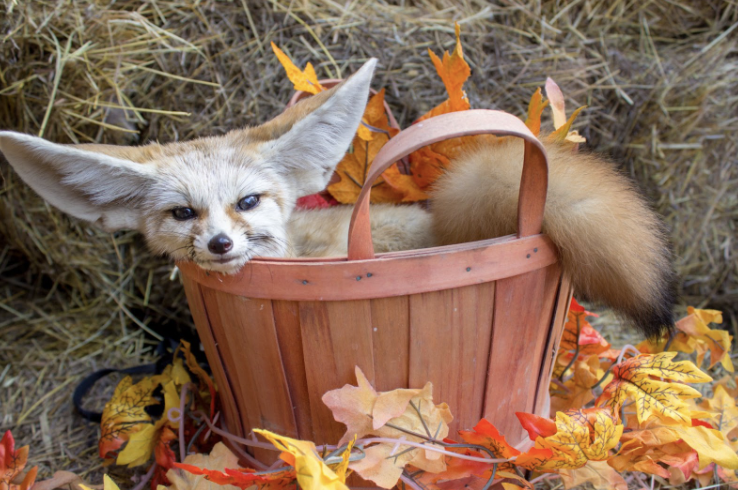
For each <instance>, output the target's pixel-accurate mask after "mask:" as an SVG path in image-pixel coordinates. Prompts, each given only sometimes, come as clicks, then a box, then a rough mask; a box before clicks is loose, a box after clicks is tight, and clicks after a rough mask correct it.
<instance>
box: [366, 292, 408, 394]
mask: <svg viewBox="0 0 738 490" xmlns="http://www.w3.org/2000/svg"><path fill="white" fill-rule="evenodd" d="M371 317H372V322H371V326H372V339H373V340H372V345H373V347H374V382H375V385H374V388H375V389H376V390H377V391H390V390H394V389H397V388H407V387H408V369H409V362H410V361H409V358H410V345H409V343H410V325H409V311H408V297H407V296H397V297H394V298H380V299H373V300H371Z"/></svg>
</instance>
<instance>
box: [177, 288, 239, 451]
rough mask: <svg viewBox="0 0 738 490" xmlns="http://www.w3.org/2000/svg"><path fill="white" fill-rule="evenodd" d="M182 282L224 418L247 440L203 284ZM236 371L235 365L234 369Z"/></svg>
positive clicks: (227, 423)
mask: <svg viewBox="0 0 738 490" xmlns="http://www.w3.org/2000/svg"><path fill="white" fill-rule="evenodd" d="M182 282H183V284H184V290H185V295H186V296H187V303H188V304H189V306H190V313H191V314H192V319H193V320H194V322H195V327H196V328H197V334H198V335H199V336H200V341H201V342H202V345H203V348H204V349H205V355H206V356H207V358H208V364H209V365H210V370H211V371H212V373H213V378H214V380H215V385H216V386H217V387H218V397H219V398H220V403H221V406H222V407H223V418H224V419H225V422H226V427H227V428H228V431H229V432H230V433H232V434H234V435H237V436H241V437H243V436H244V435H246V432H244V430H243V426H242V424H241V416H240V410H239V406H238V403H237V402H236V398H235V396H234V393H233V387H232V381H231V380H230V379H229V372H228V369H227V366H226V365H224V360H223V357H222V356H221V354H220V351H219V350H218V341H217V340H216V338H215V335H214V333H213V329H212V326H211V324H210V319H209V318H208V307H207V305H206V304H205V301H204V299H203V295H202V291H201V290H200V285H199V284H198V283H196V282H195V281H192V280H190V279H189V278H187V277H183V278H182ZM232 368H233V366H231V369H232ZM247 432H248V431H247Z"/></svg>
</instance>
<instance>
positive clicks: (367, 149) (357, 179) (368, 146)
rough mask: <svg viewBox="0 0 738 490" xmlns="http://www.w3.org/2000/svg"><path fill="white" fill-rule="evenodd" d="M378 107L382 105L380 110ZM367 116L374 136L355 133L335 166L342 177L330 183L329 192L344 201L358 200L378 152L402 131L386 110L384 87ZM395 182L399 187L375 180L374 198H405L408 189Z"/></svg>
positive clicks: (375, 200) (376, 200)
mask: <svg viewBox="0 0 738 490" xmlns="http://www.w3.org/2000/svg"><path fill="white" fill-rule="evenodd" d="M377 108H381V111H380V110H379V109H377ZM367 114H368V115H367ZM364 119H366V120H367V124H368V125H369V126H371V128H373V130H374V131H375V132H374V135H373V137H372V138H371V139H370V140H366V139H363V138H362V137H361V136H359V135H357V136H355V137H354V140H353V143H352V146H351V150H350V151H349V152H348V153H347V154H346V156H344V157H343V160H341V161H340V162H339V164H338V166H337V167H336V173H337V174H338V175H339V177H340V180H339V181H338V182H334V183H333V184H330V185H329V186H328V192H330V194H331V195H332V196H333V197H334V198H335V199H336V200H337V201H338V202H341V203H344V204H352V203H355V202H356V200H357V199H358V197H359V193H360V192H361V188H362V187H363V186H364V182H365V181H366V177H367V175H369V169H370V168H371V165H372V162H374V158H375V157H376V156H377V153H379V151H380V150H381V149H382V147H383V146H384V145H385V144H386V143H387V141H389V139H390V138H391V137H393V136H395V135H396V134H397V133H398V132H399V130H398V129H396V128H391V127H390V126H389V123H388V121H387V114H386V112H384V89H382V90H380V91H379V92H378V93H377V94H375V95H373V96H372V97H371V99H369V103H368V104H367V112H365V116H364ZM396 185H397V186H398V188H394V187H392V186H390V185H389V184H387V183H386V182H385V181H384V178H380V179H379V180H378V181H377V182H375V183H373V184H372V192H371V202H373V203H387V202H400V201H402V199H403V196H404V195H405V193H404V192H403V190H402V188H400V187H399V183H397V184H396Z"/></svg>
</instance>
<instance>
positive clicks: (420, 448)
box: [0, 301, 738, 490]
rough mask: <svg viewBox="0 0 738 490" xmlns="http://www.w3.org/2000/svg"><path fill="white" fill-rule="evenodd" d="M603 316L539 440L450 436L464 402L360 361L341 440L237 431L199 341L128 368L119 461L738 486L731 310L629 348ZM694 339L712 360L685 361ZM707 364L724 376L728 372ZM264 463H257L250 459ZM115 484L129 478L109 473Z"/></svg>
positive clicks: (483, 432)
mask: <svg viewBox="0 0 738 490" xmlns="http://www.w3.org/2000/svg"><path fill="white" fill-rule="evenodd" d="M589 315H592V314H591V313H589V312H587V311H585V310H584V308H582V307H581V306H580V305H579V304H577V303H576V301H572V305H571V308H570V311H569V314H568V321H567V323H566V326H565V331H564V334H563V337H562V341H561V348H560V349H559V353H558V356H557V359H556V363H555V368H554V378H553V380H552V383H551V388H550V394H551V406H552V412H555V415H554V416H553V418H544V417H540V416H537V415H534V414H528V413H517V414H516V415H517V417H518V419H519V420H520V423H521V425H522V427H523V428H524V429H525V430H527V432H528V434H529V437H530V440H531V443H532V447H531V448H530V449H529V450H527V451H525V452H521V451H520V450H518V449H516V448H514V447H512V446H511V445H510V444H508V443H507V441H506V440H505V437H504V435H503V434H500V433H499V432H498V430H497V429H496V428H495V427H494V425H493V424H492V423H490V422H489V421H487V420H484V419H482V420H481V421H479V423H478V424H477V425H476V426H475V427H474V428H473V429H470V430H462V431H459V432H458V434H450V433H449V428H448V424H449V422H450V421H451V420H452V419H453V416H452V414H451V412H450V410H449V407H448V406H447V405H446V404H445V403H442V404H435V403H434V400H433V396H432V386H431V384H430V383H428V384H426V386H425V387H423V388H421V389H398V390H393V391H389V392H377V391H376V390H374V388H373V387H372V386H371V384H370V382H369V381H368V380H367V378H366V377H365V376H364V374H363V373H362V372H361V370H360V369H358V368H357V369H356V378H357V386H351V385H346V386H344V387H343V388H340V389H337V390H333V391H330V392H328V393H326V394H325V395H324V396H323V402H324V403H325V404H326V405H327V406H328V407H329V408H330V409H331V411H332V412H333V415H334V417H335V419H336V420H337V421H339V422H341V423H343V424H345V425H346V433H345V435H344V436H343V438H342V439H341V440H340V441H338V442H337V444H336V445H333V446H316V445H315V444H314V443H312V442H310V441H301V440H296V439H291V438H288V437H284V436H281V435H278V434H274V433H272V432H269V431H266V430H259V429H254V433H255V434H258V435H260V436H262V437H263V438H264V439H266V441H268V442H263V441H259V440H257V439H256V438H254V439H242V438H237V437H231V436H229V435H228V434H227V433H226V432H224V431H222V430H220V429H217V428H216V427H215V424H213V421H215V420H217V414H214V413H213V410H217V404H215V403H214V400H215V397H214V391H213V390H214V387H213V385H212V382H211V381H210V378H209V377H208V376H207V374H206V373H205V372H204V371H202V369H201V368H200V367H199V366H197V364H196V363H194V360H193V359H192V357H191V354H189V346H188V345H187V344H186V343H184V342H183V344H182V347H181V352H182V354H183V355H182V356H175V358H174V362H173V363H172V364H171V365H170V366H168V367H167V368H166V369H165V370H164V372H163V373H162V374H161V375H157V376H153V377H146V378H144V379H142V380H140V381H139V382H138V383H135V384H134V383H132V382H131V380H130V378H124V379H123V380H122V381H121V382H120V384H119V385H118V387H117V389H116V390H115V394H114V396H113V398H112V399H111V400H110V402H108V404H107V406H106V407H105V412H104V418H103V422H102V427H101V434H102V435H101V439H100V449H101V454H102V455H103V456H104V457H108V458H111V457H115V462H116V463H117V464H127V465H129V466H145V467H148V473H147V474H148V475H149V476H150V477H151V481H150V484H151V488H152V489H157V487H158V488H159V490H164V489H163V487H161V485H163V486H169V488H172V489H174V490H195V489H203V488H216V487H217V486H218V485H232V486H233V487H237V488H242V489H250V490H259V489H287V488H303V489H309V490H318V489H328V490H347V489H348V486H347V483H346V479H347V477H348V476H349V475H350V474H351V473H352V472H354V473H356V474H358V475H359V476H361V477H362V478H363V479H365V480H370V481H372V482H374V483H375V484H376V485H378V486H379V487H382V488H394V487H395V486H398V485H399V486H398V488H412V489H438V490H441V489H455V488H470V489H488V488H490V487H491V485H493V484H495V483H502V484H503V486H504V487H505V488H506V489H507V490H514V489H515V488H527V489H531V488H533V486H534V485H535V483H536V482H537V481H540V480H542V479H551V478H560V479H561V480H563V483H564V485H565V487H566V488H571V487H574V486H576V485H580V484H582V483H585V482H589V483H592V484H593V485H594V486H595V488H602V489H613V490H626V489H627V487H628V486H627V484H626V481H625V479H624V477H623V475H622V474H621V473H623V472H627V475H630V478H632V479H634V480H635V481H637V482H639V486H641V487H648V486H649V485H653V483H654V481H658V482H659V483H661V484H662V485H664V486H675V485H680V484H683V483H685V482H689V481H696V482H698V483H699V485H700V486H702V487H704V486H706V485H710V484H711V483H722V484H725V485H726V486H727V485H730V486H738V477H737V476H736V472H735V470H736V469H738V455H736V451H737V450H738V407H736V397H737V396H738V389H737V388H736V386H735V381H736V380H735V379H734V378H733V375H732V372H733V365H732V362H731V360H730V356H729V354H730V350H731V341H732V338H731V336H730V335H729V334H728V333H727V332H726V331H724V330H720V329H712V328H710V326H709V325H710V324H711V323H721V322H722V318H721V314H720V312H717V311H713V310H695V309H692V308H690V310H689V314H688V316H686V317H685V318H683V319H681V320H680V321H679V322H677V330H676V333H675V334H674V335H673V336H672V337H670V338H664V339H659V340H658V341H652V342H648V341H646V342H643V343H641V344H639V345H638V346H635V347H633V346H626V347H625V348H623V349H620V350H615V349H612V348H611V346H610V344H609V343H608V342H607V341H606V340H605V339H604V338H602V336H601V335H600V334H599V333H598V332H597V331H596V330H595V329H594V328H593V327H592V326H591V325H590V324H589V322H588V321H587V316H589ZM680 352H681V353H684V354H682V355H690V358H691V359H694V360H695V362H696V363H697V364H696V365H695V364H694V362H692V361H691V360H676V359H675V357H676V356H677V355H678V354H679V353H680ZM698 366H702V367H704V368H705V369H706V370H707V371H709V372H711V373H713V374H716V375H717V374H721V375H722V377H721V379H719V380H718V381H716V382H713V378H712V377H711V376H709V375H708V374H706V372H704V371H702V370H701V369H700V368H699V367H698ZM193 377H195V378H197V380H198V381H197V383H194V382H192V378H193ZM708 382H712V383H711V384H710V385H707V384H706V383H708ZM692 384H697V387H699V388H700V389H701V391H700V390H698V389H697V388H696V387H693V386H691V385H692ZM707 393H709V395H707ZM157 400H158V401H157ZM157 407H158V408H159V410H152V408H157ZM182 407H184V408H182ZM147 409H148V411H147ZM157 413H158V414H160V415H152V414H157ZM210 431H214V432H216V433H218V434H220V435H222V436H223V437H224V438H230V439H231V444H230V446H231V447H236V448H237V447H238V446H239V445H241V444H243V445H246V446H256V447H259V448H261V449H265V448H271V449H273V450H276V451H278V452H279V453H280V460H279V461H278V462H277V463H276V464H274V465H272V466H271V467H266V466H265V465H263V464H261V463H259V462H258V461H255V460H253V458H250V457H248V455H246V454H245V453H244V452H243V451H242V450H240V449H239V450H238V451H239V456H237V455H235V454H234V453H233V452H231V450H229V449H228V448H227V447H226V446H225V445H224V444H223V443H222V442H218V443H217V444H214V443H215V441H216V440H217V439H214V438H213V437H212V435H211V434H210ZM208 438H210V440H208ZM176 453H179V454H178V455H177V454H176ZM27 456H28V448H27V447H24V448H21V449H20V450H17V451H16V450H15V449H14V442H13V439H12V436H11V435H10V434H9V433H8V434H6V435H5V437H4V438H3V439H2V441H0V489H2V490H29V489H31V488H32V484H33V481H34V479H35V476H36V469H35V468H34V469H32V470H31V471H28V472H27V473H26V474H25V475H24V474H22V470H23V468H24V466H25V462H26V459H27ZM152 459H153V462H152ZM248 461H251V462H252V463H255V464H253V466H256V468H246V467H244V466H245V463H247V462H248ZM647 479H650V481H651V483H650V484H649V483H648V481H647ZM40 484H41V485H42V486H43V484H44V482H40ZM208 484H210V485H214V486H209V487H208V486H207V485H208ZM203 485H205V486H203ZM296 485H297V486H296ZM104 486H105V490H117V487H116V486H115V484H114V483H113V482H112V480H110V479H109V478H106V481H105V485H104ZM44 488H47V487H44ZM48 488H52V487H48ZM139 488H140V487H139Z"/></svg>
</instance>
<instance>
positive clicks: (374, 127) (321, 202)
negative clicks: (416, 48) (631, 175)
mask: <svg viewBox="0 0 738 490" xmlns="http://www.w3.org/2000/svg"><path fill="white" fill-rule="evenodd" d="M459 34H460V32H459V26H458V24H457V25H456V47H455V48H454V50H453V52H451V53H450V54H449V53H448V51H446V52H444V54H443V57H442V58H439V57H438V56H436V54H435V53H433V51H431V50H430V49H429V50H428V54H429V55H430V58H431V61H432V62H433V65H434V66H435V68H436V72H437V73H438V76H439V77H440V78H441V80H442V81H443V84H444V86H445V87H446V92H447V94H448V98H447V99H446V100H445V101H444V102H442V103H441V104H439V105H438V106H436V107H434V108H433V109H431V110H430V111H428V112H427V113H425V114H423V115H422V116H420V117H419V118H418V119H417V120H416V121H415V123H418V122H421V121H423V120H425V119H428V118H431V117H435V116H439V115H441V114H447V113H450V112H458V111H465V110H468V109H470V104H469V100H468V98H467V97H466V93H465V92H464V89H463V86H464V83H465V82H466V81H467V79H468V78H469V76H470V75H471V69H470V68H469V65H468V64H467V62H466V61H465V60H464V53H463V50H462V46H461V40H460V38H459ZM272 49H273V50H274V53H275V54H276V55H277V58H278V59H279V61H280V62H281V63H282V66H283V67H284V69H285V71H286V73H287V76H288V78H289V79H290V81H291V82H292V83H293V85H294V87H295V90H298V91H302V92H306V93H308V94H317V93H319V92H322V91H323V90H326V88H325V87H323V86H322V85H321V84H320V81H319V80H318V77H317V75H316V73H315V68H313V66H312V64H310V63H308V64H307V66H306V67H305V69H304V70H300V69H299V68H298V67H297V66H295V64H294V63H293V62H292V61H291V60H290V58H289V57H288V56H287V55H286V54H285V53H283V52H282V50H280V49H279V48H278V47H277V46H276V45H275V44H274V43H272ZM384 94H385V91H384V89H382V90H380V91H379V92H377V93H376V94H375V95H373V96H372V97H371V98H370V99H369V103H368V104H367V106H366V110H365V112H364V116H363V118H362V122H361V125H360V127H359V130H358V131H357V133H356V136H355V137H354V140H353V142H352V144H351V147H350V149H349V151H348V152H347V154H346V156H345V157H344V158H343V160H341V162H340V163H339V164H338V167H337V168H336V173H335V175H334V178H333V180H332V181H331V183H330V184H329V185H328V188H327V189H326V191H324V192H322V193H319V194H316V195H313V196H308V197H305V198H302V199H301V200H300V201H298V206H300V207H303V208H315V207H328V206H332V205H336V204H339V203H341V204H352V203H355V202H356V200H357V199H358V196H359V192H360V191H361V188H362V187H363V186H364V183H365V182H364V181H365V179H366V176H367V175H368V173H369V172H368V170H369V168H370V167H371V164H372V162H373V161H374V158H375V157H376V156H377V154H378V153H379V150H381V149H382V147H383V146H384V145H385V144H386V143H387V141H389V140H390V139H391V138H393V137H394V136H395V135H397V133H399V132H400V129H399V128H398V127H393V126H392V125H390V123H389V121H390V118H389V115H388V110H389V109H388V107H387V105H386V104H385V100H384ZM546 95H547V96H548V100H546V101H543V97H542V95H541V91H540V89H538V90H537V91H536V92H535V93H534V94H533V96H532V97H531V100H530V104H529V106H528V115H527V119H526V121H525V124H526V125H527V126H528V128H529V129H530V130H531V132H532V133H533V134H534V135H536V136H538V135H539V134H540V131H541V115H542V113H543V110H544V109H545V108H546V107H547V106H549V104H550V107H551V110H552V115H553V124H554V131H553V132H552V133H551V134H549V135H548V136H547V138H548V139H549V140H550V141H552V142H557V143H560V144H570V145H571V144H577V143H582V142H584V141H585V140H584V138H582V137H581V136H579V135H578V134H577V132H576V131H571V126H572V123H573V122H574V119H575V118H576V117H577V115H578V114H579V112H580V111H581V110H582V109H584V107H580V108H579V109H577V110H576V111H574V113H573V114H572V115H571V116H570V117H569V118H568V119H567V117H566V112H565V106H564V95H563V94H562V92H561V90H560V89H559V87H558V86H557V85H556V83H554V82H553V80H551V79H549V80H548V81H547V82H546ZM470 139H471V137H465V138H453V139H449V140H445V141H441V142H438V143H434V144H432V145H429V146H427V147H425V148H421V149H419V150H417V151H415V152H413V153H411V154H410V155H409V156H408V158H407V159H406V161H403V162H399V164H398V163H396V164H394V165H392V166H390V167H389V168H388V169H387V170H385V171H384V172H383V173H382V176H381V178H380V179H379V180H378V181H377V182H374V183H372V191H371V202H373V203H400V202H416V201H423V200H426V199H428V194H427V191H428V189H429V188H430V186H431V185H432V184H433V183H434V182H435V181H436V179H437V178H438V177H439V176H440V175H441V174H442V173H443V171H444V169H445V168H447V167H448V166H449V165H450V164H452V163H451V162H452V161H453V159H454V158H455V157H456V156H458V154H459V152H460V151H462V150H463V149H464V147H465V145H466V144H468V142H469V141H470Z"/></svg>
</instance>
